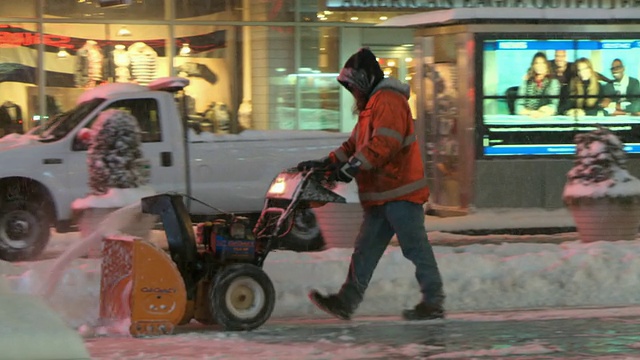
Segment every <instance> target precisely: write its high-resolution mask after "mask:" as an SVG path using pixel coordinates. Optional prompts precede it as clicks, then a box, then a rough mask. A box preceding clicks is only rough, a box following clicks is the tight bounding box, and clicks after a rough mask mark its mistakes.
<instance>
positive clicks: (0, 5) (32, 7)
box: [0, 0, 36, 18]
mask: <svg viewBox="0 0 640 360" xmlns="http://www.w3.org/2000/svg"><path fill="white" fill-rule="evenodd" d="M0 14H2V17H17V18H35V17H36V0H24V1H22V0H21V1H7V0H5V1H2V2H0Z"/></svg>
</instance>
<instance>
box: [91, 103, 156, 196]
mask: <svg viewBox="0 0 640 360" xmlns="http://www.w3.org/2000/svg"><path fill="white" fill-rule="evenodd" d="M91 132H92V133H93V134H92V140H91V144H90V145H89V151H88V154H87V164H88V166H89V187H90V188H91V194H93V195H103V194H106V193H107V191H108V190H109V188H116V189H128V188H136V187H139V186H142V185H145V184H147V183H148V181H149V179H148V178H147V176H146V174H145V173H144V172H143V171H142V168H141V162H142V161H143V158H142V150H141V148H140V147H141V134H140V127H139V126H138V122H137V121H136V118H135V117H134V116H133V115H131V114H129V113H127V112H125V111H122V110H115V109H112V110H106V111H104V112H102V113H101V114H100V115H99V116H98V119H97V120H96V122H95V123H94V124H93V126H92V127H91Z"/></svg>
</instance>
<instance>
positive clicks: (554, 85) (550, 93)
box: [516, 52, 560, 118]
mask: <svg viewBox="0 0 640 360" xmlns="http://www.w3.org/2000/svg"><path fill="white" fill-rule="evenodd" d="M559 95H560V82H559V81H558V79H556V78H555V76H554V74H553V73H552V72H551V66H550V64H549V60H547V56H546V55H545V54H544V53H543V52H537V53H536V54H535V55H534V56H533V59H532V60H531V66H530V67H529V70H528V71H527V74H526V75H525V77H524V81H523V82H522V85H520V87H519V88H518V100H517V101H516V114H517V115H526V116H531V117H534V118H541V117H547V116H552V115H555V114H556V111H557V109H558V102H559V97H558V96H559Z"/></svg>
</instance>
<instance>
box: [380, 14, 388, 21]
mask: <svg viewBox="0 0 640 360" xmlns="http://www.w3.org/2000/svg"><path fill="white" fill-rule="evenodd" d="M387 19H389V18H388V17H386V16H384V15H382V16H380V20H382V21H385V20H387Z"/></svg>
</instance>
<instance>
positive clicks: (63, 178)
mask: <svg viewBox="0 0 640 360" xmlns="http://www.w3.org/2000/svg"><path fill="white" fill-rule="evenodd" d="M187 84H188V80H187V79H181V78H165V79H159V80H158V81H156V82H154V83H152V84H150V85H149V86H148V87H146V86H140V85H135V84H105V85H101V86H99V87H97V88H95V89H92V90H88V91H86V92H85V93H83V94H82V95H81V96H80V98H79V99H78V103H77V106H76V107H75V108H73V109H72V110H70V111H67V112H65V113H63V114H61V115H59V116H58V117H57V118H54V119H52V120H50V121H49V122H48V123H47V124H45V125H42V126H40V127H38V128H36V129H35V130H34V131H31V132H29V133H27V134H25V135H21V136H17V135H14V136H7V137H5V138H2V139H0V259H3V260H7V261H18V260H28V259H33V258H34V257H37V256H38V255H39V254H40V253H41V252H42V251H43V250H44V248H45V247H46V245H47V243H48V241H49V237H50V227H51V226H52V225H53V226H55V228H56V230H57V231H58V232H68V231H73V230H75V229H74V226H73V225H74V213H73V210H72V208H71V203H72V202H73V201H74V200H75V199H77V198H81V197H84V196H86V195H87V193H88V191H89V188H88V168H87V163H86V157H87V145H86V144H85V143H83V141H82V140H81V137H80V136H78V133H79V132H80V131H81V130H82V129H84V128H87V127H90V126H91V125H92V123H93V121H94V120H95V119H96V118H97V116H98V114H100V112H102V111H104V110H107V109H113V108H117V109H124V110H127V111H130V112H131V114H133V115H134V116H135V117H136V118H137V120H138V122H139V125H140V128H141V130H142V142H143V144H142V151H143V156H144V157H145V158H146V159H148V161H149V162H150V164H151V181H150V185H151V186H152V187H153V188H154V189H155V190H156V191H157V192H159V193H160V192H168V191H172V192H178V193H184V194H187V195H189V196H191V197H193V198H195V199H198V200H201V201H202V202H204V203H206V204H210V205H212V206H214V207H216V208H218V209H222V210H224V211H228V212H234V213H236V214H244V215H247V216H249V217H250V218H254V217H256V216H257V215H258V214H259V212H260V211H261V209H262V206H263V202H264V200H263V199H264V195H265V192H266V190H267V187H268V186H269V184H270V183H271V181H272V179H273V178H274V176H276V175H277V174H278V173H279V172H280V170H282V169H284V168H288V167H292V166H295V165H296V164H297V163H298V162H299V161H302V160H306V159H314V158H320V157H322V156H325V155H326V154H327V153H328V152H329V151H331V150H333V149H335V148H336V147H337V146H338V145H339V144H340V143H341V142H342V141H343V140H344V139H346V138H347V136H348V135H346V134H340V133H331V132H316V131H313V132H310V131H305V132H303V131H254V130H245V131H243V132H241V133H239V134H227V135H213V134H210V133H207V134H208V136H204V135H205V133H201V134H196V132H194V131H193V129H191V128H190V127H189V126H187V125H185V124H187V122H186V121H185V120H184V119H185V117H184V116H181V111H179V110H180V109H179V108H180V106H178V102H177V101H176V96H175V94H176V91H179V90H180V89H181V88H182V87H184V86H186V85H187ZM185 129H188V130H186V132H185ZM187 206H188V209H189V212H190V213H191V214H192V217H193V218H194V219H195V220H198V218H199V217H207V216H209V217H211V215H212V214H214V213H215V211H214V210H212V209H211V208H209V207H207V206H205V205H203V204H202V203H200V202H197V201H187ZM291 234H292V236H294V237H296V239H297V240H300V241H291V243H296V244H298V245H300V244H303V245H304V246H303V247H305V248H308V249H310V250H312V249H317V248H320V247H322V235H321V233H320V230H319V228H318V226H317V223H316V219H315V217H314V215H313V213H312V212H309V213H307V214H304V215H302V216H300V217H299V218H298V219H297V221H296V226H295V228H294V229H293V230H292V232H291ZM300 246H302V245H300ZM284 247H285V248H286V245H285V246H284ZM292 250H303V249H292Z"/></svg>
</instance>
